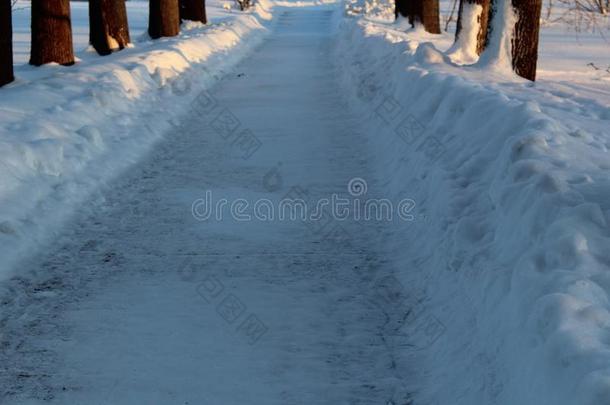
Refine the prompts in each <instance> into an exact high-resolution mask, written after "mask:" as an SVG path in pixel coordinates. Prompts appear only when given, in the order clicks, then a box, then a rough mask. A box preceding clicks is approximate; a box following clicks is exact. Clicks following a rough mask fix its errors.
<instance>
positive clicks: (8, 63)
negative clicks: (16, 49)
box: [0, 0, 15, 86]
mask: <svg viewBox="0 0 610 405" xmlns="http://www.w3.org/2000/svg"><path fill="white" fill-rule="evenodd" d="M11 6H12V4H11V0H0V86H4V85H5V84H7V83H10V82H12V81H13V80H15V77H14V76H13V25H12V15H11Z"/></svg>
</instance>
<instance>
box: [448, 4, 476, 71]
mask: <svg viewBox="0 0 610 405" xmlns="http://www.w3.org/2000/svg"><path fill="white" fill-rule="evenodd" d="M482 13H483V6H481V5H479V4H475V3H467V2H465V3H464V5H463V11H462V20H463V21H464V22H463V23H462V32H461V33H460V36H459V37H458V38H457V40H456V41H455V43H454V44H453V45H452V46H451V48H450V49H449V50H447V54H448V55H449V57H450V58H451V60H452V61H454V62H455V63H458V64H462V65H468V64H472V63H474V62H476V61H477V59H478V58H479V56H478V55H477V36H478V34H479V28H480V23H479V19H480V18H481V14H482Z"/></svg>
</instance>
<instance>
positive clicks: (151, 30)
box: [148, 0, 180, 39]
mask: <svg viewBox="0 0 610 405" xmlns="http://www.w3.org/2000/svg"><path fill="white" fill-rule="evenodd" d="M149 7H150V10H149V14H148V35H150V37H151V38H152V39H157V38H161V37H174V36H176V35H178V33H179V32H180V6H179V5H178V0H149Z"/></svg>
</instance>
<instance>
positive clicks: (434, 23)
mask: <svg viewBox="0 0 610 405" xmlns="http://www.w3.org/2000/svg"><path fill="white" fill-rule="evenodd" d="M394 14H395V16H396V18H398V16H399V15H401V16H403V17H406V18H408V19H409V23H410V24H411V25H412V26H415V25H417V24H422V25H423V26H424V29H425V30H426V31H427V32H429V33H431V34H440V33H441V23H440V17H439V5H438V0H395V9H394Z"/></svg>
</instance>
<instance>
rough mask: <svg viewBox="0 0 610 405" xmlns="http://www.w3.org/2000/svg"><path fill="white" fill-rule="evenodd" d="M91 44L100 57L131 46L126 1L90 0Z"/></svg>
mask: <svg viewBox="0 0 610 405" xmlns="http://www.w3.org/2000/svg"><path fill="white" fill-rule="evenodd" d="M89 42H90V43H91V45H92V46H93V48H95V50H96V51H97V53H99V54H100V55H108V54H110V53H111V52H113V51H116V50H120V49H124V48H125V47H126V46H127V44H129V24H128V22H127V9H126V7H125V0H89Z"/></svg>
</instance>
